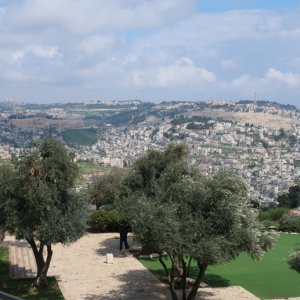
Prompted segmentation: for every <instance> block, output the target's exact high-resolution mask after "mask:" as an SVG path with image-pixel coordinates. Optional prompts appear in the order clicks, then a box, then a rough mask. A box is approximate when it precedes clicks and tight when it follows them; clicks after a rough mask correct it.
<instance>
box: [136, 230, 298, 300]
mask: <svg viewBox="0 0 300 300" xmlns="http://www.w3.org/2000/svg"><path fill="white" fill-rule="evenodd" d="M299 242H300V235H298V234H297V235H290V234H281V235H280V237H279V239H278V243H277V245H276V247H275V248H274V249H273V250H271V251H270V252H268V253H266V254H265V256H264V257H263V259H262V260H261V261H253V260H252V259H251V258H250V257H249V255H247V254H245V253H242V254H241V255H240V256H239V257H238V258H237V259H235V260H234V261H232V262H229V263H227V264H225V265H220V266H215V267H209V268H208V270H207V272H206V276H205V280H204V281H205V282H206V283H207V284H208V285H210V286H212V287H220V286H236V285H239V286H242V287H244V288H245V289H247V290H248V291H249V292H251V293H253V294H254V295H256V296H257V297H259V298H268V299H270V298H288V297H299V296H300V274H298V273H297V272H296V271H293V270H291V269H290V268H289V266H288V264H287V259H288V256H289V253H290V251H291V250H292V249H293V248H295V245H296V244H297V243H299ZM140 261H141V263H142V264H143V265H144V266H145V267H146V268H148V269H149V270H150V271H151V272H153V273H154V274H155V275H158V276H165V274H164V272H163V269H162V267H161V265H160V263H159V261H158V260H157V259H140ZM168 263H169V261H168ZM196 272H197V268H196V264H194V265H193V268H192V274H191V275H192V276H191V277H194V278H195V276H196Z"/></svg>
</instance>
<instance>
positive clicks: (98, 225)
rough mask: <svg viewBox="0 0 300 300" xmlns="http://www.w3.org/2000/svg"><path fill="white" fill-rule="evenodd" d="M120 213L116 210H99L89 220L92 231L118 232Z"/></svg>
mask: <svg viewBox="0 0 300 300" xmlns="http://www.w3.org/2000/svg"><path fill="white" fill-rule="evenodd" d="M119 223H120V215H119V213H118V212H117V211H116V210H98V211H95V212H93V213H92V214H91V215H90V217H89V220H88V226H89V227H90V230H91V231H92V232H118V231H119Z"/></svg>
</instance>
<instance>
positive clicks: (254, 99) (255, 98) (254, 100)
mask: <svg viewBox="0 0 300 300" xmlns="http://www.w3.org/2000/svg"><path fill="white" fill-rule="evenodd" d="M256 101H257V93H256V91H255V92H254V98H253V104H254V105H256Z"/></svg>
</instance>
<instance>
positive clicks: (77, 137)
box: [62, 129, 98, 146]
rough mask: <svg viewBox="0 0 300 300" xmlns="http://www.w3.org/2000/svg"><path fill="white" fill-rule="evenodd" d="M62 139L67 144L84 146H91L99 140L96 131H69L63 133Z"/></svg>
mask: <svg viewBox="0 0 300 300" xmlns="http://www.w3.org/2000/svg"><path fill="white" fill-rule="evenodd" d="M62 137H63V139H64V140H65V142H66V143H67V144H77V145H82V146H91V145H93V144H95V143H96V142H97V139H98V136H97V131H96V130H95V129H68V130H65V131H63V132H62Z"/></svg>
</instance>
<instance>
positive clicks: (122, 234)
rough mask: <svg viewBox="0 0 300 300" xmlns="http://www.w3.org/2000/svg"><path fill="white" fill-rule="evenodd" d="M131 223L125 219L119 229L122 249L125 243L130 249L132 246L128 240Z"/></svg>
mask: <svg viewBox="0 0 300 300" xmlns="http://www.w3.org/2000/svg"><path fill="white" fill-rule="evenodd" d="M128 229H129V224H128V222H127V221H125V220H123V221H122V222H121V223H120V226H119V231H120V251H122V249H123V244H124V245H125V248H126V249H128V248H129V247H130V246H129V245H128V242H127V234H128Z"/></svg>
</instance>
